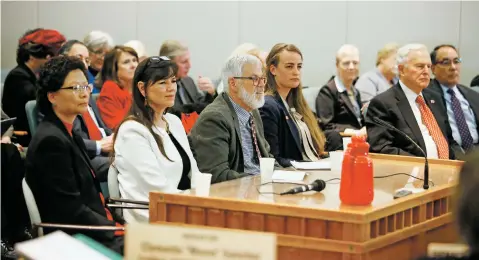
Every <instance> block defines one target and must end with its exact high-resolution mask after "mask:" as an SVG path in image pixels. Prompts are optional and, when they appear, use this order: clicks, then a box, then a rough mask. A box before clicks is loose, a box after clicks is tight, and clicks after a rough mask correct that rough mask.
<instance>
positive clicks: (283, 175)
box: [272, 171, 306, 181]
mask: <svg viewBox="0 0 479 260" xmlns="http://www.w3.org/2000/svg"><path fill="white" fill-rule="evenodd" d="M304 175H306V172H300V171H274V172H273V177H272V179H273V181H302V180H303V179H304Z"/></svg>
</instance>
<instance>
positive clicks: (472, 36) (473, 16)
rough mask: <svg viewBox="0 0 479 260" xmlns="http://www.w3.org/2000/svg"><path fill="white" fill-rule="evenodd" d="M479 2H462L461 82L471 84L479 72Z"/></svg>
mask: <svg viewBox="0 0 479 260" xmlns="http://www.w3.org/2000/svg"><path fill="white" fill-rule="evenodd" d="M478 12H479V2H462V8H461V44H460V45H459V50H460V55H461V56H462V58H463V60H464V62H463V64H462V72H461V83H463V84H464V85H467V86H469V84H471V80H472V79H473V78H474V76H476V75H478V74H479V14H478Z"/></svg>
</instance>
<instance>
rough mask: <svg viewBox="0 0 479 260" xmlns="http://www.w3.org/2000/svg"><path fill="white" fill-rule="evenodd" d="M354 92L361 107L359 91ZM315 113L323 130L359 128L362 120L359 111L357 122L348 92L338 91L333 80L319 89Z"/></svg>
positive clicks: (340, 130) (339, 130) (341, 130)
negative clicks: (359, 117) (359, 119)
mask: <svg viewBox="0 0 479 260" xmlns="http://www.w3.org/2000/svg"><path fill="white" fill-rule="evenodd" d="M356 93H357V94H356V100H357V102H358V104H359V106H360V108H361V95H360V94H359V91H356ZM316 113H317V114H318V116H319V119H320V121H321V126H322V128H323V129H324V130H335V131H338V132H343V131H344V130H345V129H346V128H352V129H361V127H362V124H363V121H364V119H363V115H362V113H361V124H360V123H359V122H358V119H357V117H356V114H355V113H354V107H353V104H351V100H350V99H349V97H348V93H347V92H346V91H344V92H342V93H339V92H338V88H337V87H336V84H335V83H334V80H330V81H329V82H328V83H327V84H326V85H325V86H323V87H322V88H321V90H319V94H318V97H317V98H316Z"/></svg>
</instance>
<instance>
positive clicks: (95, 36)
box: [83, 31, 115, 51]
mask: <svg viewBox="0 0 479 260" xmlns="http://www.w3.org/2000/svg"><path fill="white" fill-rule="evenodd" d="M83 43H84V44H85V46H86V47H87V48H88V49H89V50H91V51H95V50H98V49H100V48H109V49H111V48H113V47H115V44H114V42H113V39H112V38H111V36H110V35H109V34H108V33H106V32H102V31H91V32H89V33H88V34H87V35H86V36H85V39H84V40H83Z"/></svg>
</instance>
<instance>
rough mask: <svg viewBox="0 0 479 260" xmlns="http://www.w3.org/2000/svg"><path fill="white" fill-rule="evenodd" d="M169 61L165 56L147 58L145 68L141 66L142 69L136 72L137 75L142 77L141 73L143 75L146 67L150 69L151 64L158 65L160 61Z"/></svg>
mask: <svg viewBox="0 0 479 260" xmlns="http://www.w3.org/2000/svg"><path fill="white" fill-rule="evenodd" d="M169 60H170V59H169V58H168V57H166V56H152V57H149V58H148V60H147V62H146V63H145V66H143V68H141V70H140V71H138V75H143V73H145V71H146V69H147V68H148V67H150V65H151V64H153V63H160V62H162V61H169Z"/></svg>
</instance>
